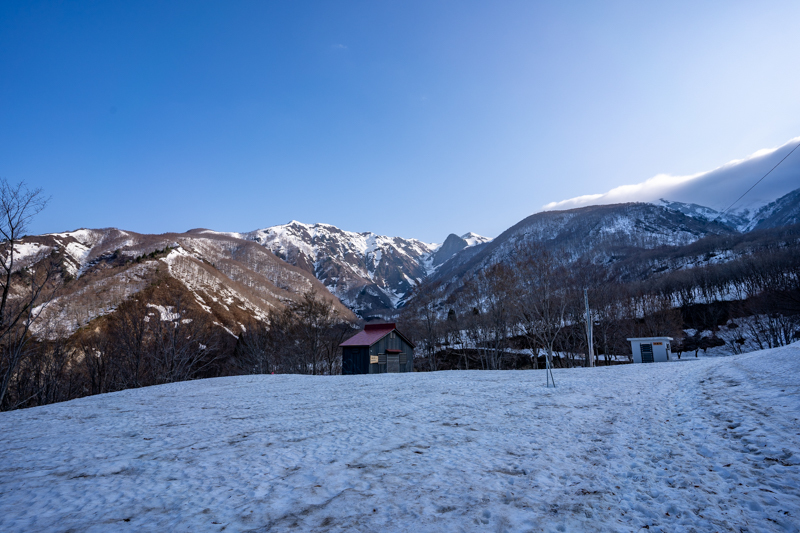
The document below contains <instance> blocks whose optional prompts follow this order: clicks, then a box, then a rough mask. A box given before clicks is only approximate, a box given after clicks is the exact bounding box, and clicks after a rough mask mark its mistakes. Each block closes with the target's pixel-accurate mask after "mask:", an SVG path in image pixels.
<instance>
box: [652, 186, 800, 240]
mask: <svg viewBox="0 0 800 533" xmlns="http://www.w3.org/2000/svg"><path fill="white" fill-rule="evenodd" d="M656 205H661V206H664V207H666V208H667V209H671V210H674V211H679V212H681V213H683V214H685V215H687V216H690V217H692V218H697V219H699V220H708V221H712V220H713V221H717V222H721V223H723V224H727V225H728V226H730V227H732V228H735V229H736V230H737V231H739V232H742V233H744V232H748V231H752V230H755V229H769V228H776V227H780V226H789V225H791V224H797V223H799V222H800V189H796V190H794V191H792V192H790V193H788V194H785V195H783V196H781V197H780V198H778V199H776V200H774V201H771V202H769V203H767V204H766V205H763V206H761V207H760V208H759V209H756V210H750V209H748V208H742V209H738V210H737V209H732V210H731V211H729V212H726V213H721V212H719V211H716V210H714V209H711V208H710V207H704V206H702V205H697V204H689V203H682V202H671V201H668V200H664V199H661V200H660V201H659V202H658V203H657V204H656Z"/></svg>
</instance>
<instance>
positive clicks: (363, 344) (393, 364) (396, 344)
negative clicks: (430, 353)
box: [339, 324, 414, 374]
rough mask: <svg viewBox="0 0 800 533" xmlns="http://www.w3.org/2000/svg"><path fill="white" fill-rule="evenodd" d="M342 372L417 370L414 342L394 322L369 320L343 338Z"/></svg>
mask: <svg viewBox="0 0 800 533" xmlns="http://www.w3.org/2000/svg"><path fill="white" fill-rule="evenodd" d="M339 346H341V347H342V374H385V373H387V372H388V373H396V372H413V371H414V344H413V343H412V342H411V341H409V340H408V339H407V338H406V337H405V336H404V335H403V334H402V333H400V332H399V331H397V327H395V324H367V325H366V326H364V330H363V331H359V332H358V333H356V334H355V335H354V336H352V337H350V338H349V339H347V340H346V341H344V342H343V343H342V344H340V345H339Z"/></svg>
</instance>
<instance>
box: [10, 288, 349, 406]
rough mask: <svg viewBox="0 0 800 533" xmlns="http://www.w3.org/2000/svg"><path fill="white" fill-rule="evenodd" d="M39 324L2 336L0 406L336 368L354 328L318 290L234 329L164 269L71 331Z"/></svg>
mask: <svg viewBox="0 0 800 533" xmlns="http://www.w3.org/2000/svg"><path fill="white" fill-rule="evenodd" d="M156 302H157V303H156ZM37 326H38V327H37V330H36V335H33V334H32V333H31V331H30V327H26V326H25V321H19V322H18V323H17V324H16V325H15V326H13V328H12V330H15V331H12V333H13V334H10V335H8V336H7V337H6V339H7V342H4V343H0V349H2V353H0V371H2V372H3V376H4V388H3V390H2V399H1V400H0V410H10V409H17V408H23V407H33V406H37V405H46V404H50V403H54V402H60V401H66V400H71V399H74V398H80V397H83V396H89V395H94V394H102V393H106V392H114V391H120V390H125V389H130V388H138V387H146V386H151V385H160V384H165V383H174V382H179V381H186V380H190V379H199V378H210V377H221V376H232V375H242V374H269V373H298V374H339V373H341V357H340V349H339V348H338V345H339V343H341V342H342V341H343V340H344V339H345V338H346V337H347V336H349V335H351V334H352V332H354V331H355V330H354V329H353V327H352V326H351V325H350V324H349V323H347V322H344V321H342V320H341V319H340V318H339V316H338V314H337V312H336V311H335V309H334V308H333V304H332V303H331V302H330V301H327V300H324V299H322V298H319V297H318V295H316V294H315V293H313V292H312V293H308V294H306V295H304V296H303V297H302V299H300V300H299V301H297V302H288V303H287V306H286V307H285V308H284V309H282V310H275V311H272V312H270V313H269V314H268V315H267V316H265V317H262V320H253V321H252V322H251V323H250V324H248V325H246V326H245V327H244V328H242V329H243V330H242V331H241V332H240V333H239V335H238V336H234V334H232V333H233V332H232V331H230V330H227V329H226V328H225V327H223V325H222V324H219V323H217V322H215V320H214V316H213V315H212V314H210V313H208V312H207V311H205V310H204V309H202V308H200V307H199V306H198V305H197V303H196V301H195V300H194V298H192V296H191V295H190V294H188V293H187V292H186V291H185V290H184V289H183V288H182V287H181V286H180V284H179V283H177V282H175V281H174V280H172V279H171V278H169V277H166V276H165V277H164V278H162V279H161V280H160V281H159V282H157V283H155V284H154V285H152V286H151V287H149V288H148V289H146V290H144V291H142V292H140V293H138V294H136V295H135V296H133V297H132V298H130V299H128V300H126V301H125V302H123V303H122V304H121V305H119V306H118V307H117V308H116V309H115V310H114V311H113V312H112V313H110V314H109V315H107V316H104V317H100V318H98V319H95V320H93V321H92V322H90V323H89V324H88V325H87V326H85V327H83V328H80V329H78V330H77V331H76V332H75V333H73V334H71V335H68V334H64V333H63V331H59V329H58V327H57V324H55V323H52V324H42V323H41V322H40V323H37Z"/></svg>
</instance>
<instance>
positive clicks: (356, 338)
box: [339, 322, 414, 346]
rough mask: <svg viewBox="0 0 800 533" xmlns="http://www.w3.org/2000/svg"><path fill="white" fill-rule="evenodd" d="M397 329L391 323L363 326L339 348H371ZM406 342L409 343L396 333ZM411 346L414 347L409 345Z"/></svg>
mask: <svg viewBox="0 0 800 533" xmlns="http://www.w3.org/2000/svg"><path fill="white" fill-rule="evenodd" d="M396 330H397V327H396V325H395V324H394V323H393V322H390V323H388V324H367V325H366V326H364V331H359V332H358V333H356V334H355V335H353V336H352V337H350V338H349V339H347V340H346V341H344V342H343V343H342V344H340V345H339V346H372V345H373V344H375V343H376V342H378V341H379V340H381V339H382V338H384V337H385V336H386V335H388V334H389V333H391V332H392V331H396ZM397 334H398V335H400V336H401V337H402V338H403V339H405V341H406V342H408V343H409V344H411V342H410V341H409V340H408V339H406V337H405V335H403V334H402V333H400V332H399V331H398V332H397ZM411 346H414V345H413V344H411Z"/></svg>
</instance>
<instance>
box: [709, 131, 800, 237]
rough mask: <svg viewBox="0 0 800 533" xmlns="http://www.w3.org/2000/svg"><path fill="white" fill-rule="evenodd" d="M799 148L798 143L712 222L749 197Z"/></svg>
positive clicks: (799, 144)
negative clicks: (757, 186) (750, 193)
mask: <svg viewBox="0 0 800 533" xmlns="http://www.w3.org/2000/svg"><path fill="white" fill-rule="evenodd" d="M798 146H800V143H797V145H795V147H794V148H792V150H791V151H790V152H789V153H788V154H786V155H785V156H783V159H781V160H780V161H778V163H777V164H776V165H775V166H774V167H772V168H771V169H769V172H767V173H766V174H764V175H763V176H761V179H759V180H758V181H757V182H755V183H754V184H753V185H752V186H751V187H750V188H749V189H747V190H746V191H744V194H742V195H741V196H740V197H739V198H737V199H736V200H735V201H734V202H733V203H732V204H731V205H729V206H728V207H726V208H725V209H723V210H722V211H720V213H719V214H718V215H717V216H715V217H714V220H712V221H711V222H715V221H716V220H717V219H718V218H719V217H721V216H722V215H724V214H725V213H726V212H727V211H728V209H730V208H731V207H733V206H735V205H736V204H737V203H738V202H739V200H741V199H742V198H744V197H745V196H747V193H749V192H750V191H752V190H753V189H754V188H755V187H756V185H758V184H759V183H761V182H762V181H763V180H764V178H766V177H767V176H769V175H770V173H772V171H773V170H775V169H776V168H778V165H780V164H781V163H783V161H784V160H785V159H786V158H787V157H789V156H790V155H792V152H794V151H795V150H797V147H798Z"/></svg>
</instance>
